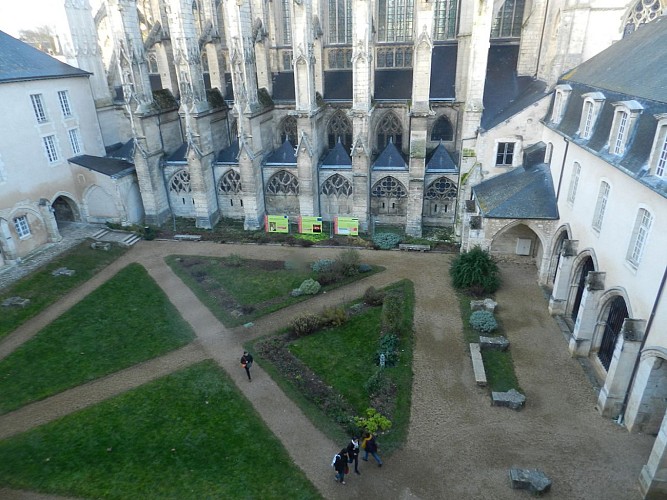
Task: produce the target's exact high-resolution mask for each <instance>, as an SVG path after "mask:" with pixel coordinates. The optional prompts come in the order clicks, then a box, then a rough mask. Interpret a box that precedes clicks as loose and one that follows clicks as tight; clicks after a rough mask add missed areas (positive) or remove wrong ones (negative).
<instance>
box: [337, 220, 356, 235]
mask: <svg viewBox="0 0 667 500" xmlns="http://www.w3.org/2000/svg"><path fill="white" fill-rule="evenodd" d="M334 233H335V234H342V235H347V236H359V219H357V218H356V217H336V221H335V225H334Z"/></svg>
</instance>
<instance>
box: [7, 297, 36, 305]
mask: <svg viewBox="0 0 667 500" xmlns="http://www.w3.org/2000/svg"><path fill="white" fill-rule="evenodd" d="M28 304H30V299H24V298H23V297H18V296H16V297H9V298H7V299H5V300H3V301H2V307H12V306H18V307H25V306H27V305H28Z"/></svg>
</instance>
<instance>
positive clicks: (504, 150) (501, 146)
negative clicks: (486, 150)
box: [496, 142, 514, 166]
mask: <svg viewBox="0 0 667 500" xmlns="http://www.w3.org/2000/svg"><path fill="white" fill-rule="evenodd" d="M513 159H514V143H513V142H499V143H498V151H497V152H496V165H507V166H511V165H512V160H513Z"/></svg>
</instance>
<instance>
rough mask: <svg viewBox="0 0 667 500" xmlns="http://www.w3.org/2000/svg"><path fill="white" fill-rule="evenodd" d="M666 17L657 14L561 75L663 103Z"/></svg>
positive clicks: (666, 77)
mask: <svg viewBox="0 0 667 500" xmlns="http://www.w3.org/2000/svg"><path fill="white" fill-rule="evenodd" d="M665 47H667V18H666V17H664V16H663V17H659V18H657V19H655V20H654V21H652V22H650V23H647V24H644V25H642V26H641V27H640V28H639V29H637V30H636V31H635V32H634V33H631V34H630V35H628V36H626V37H624V38H623V39H621V40H619V41H618V42H616V43H614V44H613V45H611V46H610V47H609V48H608V49H606V50H604V51H602V52H600V53H599V54H597V55H596V56H593V57H592V58H590V59H589V60H588V61H586V62H585V63H583V64H581V65H579V66H577V67H576V68H574V69H573V70H572V71H570V72H568V73H566V74H565V75H563V77H562V79H563V80H565V81H567V82H569V83H572V82H577V83H582V84H584V85H587V86H589V87H597V88H601V89H607V90H611V91H614V92H618V93H620V94H627V95H633V96H636V97H641V98H643V99H649V100H652V101H658V102H662V103H667V71H665V65H666V64H667V52H666V51H665Z"/></svg>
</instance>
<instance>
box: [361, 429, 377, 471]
mask: <svg viewBox="0 0 667 500" xmlns="http://www.w3.org/2000/svg"><path fill="white" fill-rule="evenodd" d="M361 447H362V448H363V449H364V458H362V460H364V461H365V462H368V454H369V453H370V454H371V455H373V458H374V459H375V461H376V462H377V463H378V467H382V459H381V458H380V456H379V455H378V445H377V443H376V442H375V436H373V434H371V433H370V432H365V433H364V439H362V441H361Z"/></svg>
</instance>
